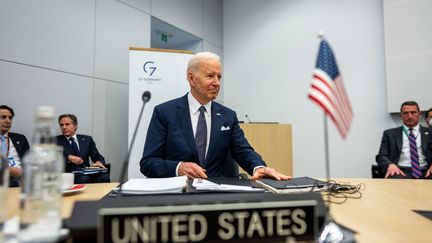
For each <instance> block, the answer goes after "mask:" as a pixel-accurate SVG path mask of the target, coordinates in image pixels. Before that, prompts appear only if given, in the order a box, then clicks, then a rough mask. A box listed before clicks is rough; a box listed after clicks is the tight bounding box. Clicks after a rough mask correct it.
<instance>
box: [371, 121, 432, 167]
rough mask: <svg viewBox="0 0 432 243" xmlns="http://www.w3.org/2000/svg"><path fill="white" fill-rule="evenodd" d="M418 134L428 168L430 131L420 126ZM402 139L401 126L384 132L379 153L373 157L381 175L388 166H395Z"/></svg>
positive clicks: (429, 161)
mask: <svg viewBox="0 0 432 243" xmlns="http://www.w3.org/2000/svg"><path fill="white" fill-rule="evenodd" d="M420 134H421V147H422V150H423V154H424V155H425V157H426V158H425V159H426V160H427V163H428V166H430V164H431V151H430V147H429V146H430V144H429V143H430V142H432V140H431V138H430V136H431V134H430V130H429V129H428V128H425V127H422V126H420ZM402 139H403V129H402V126H400V127H397V128H392V129H388V130H385V131H384V133H383V137H382V140H381V146H380V149H379V152H378V154H377V155H376V157H375V160H376V162H377V163H378V165H379V167H380V169H381V170H382V172H383V173H385V172H386V171H387V167H388V165H389V164H391V163H393V164H397V162H398V161H399V157H400V154H401V152H402Z"/></svg>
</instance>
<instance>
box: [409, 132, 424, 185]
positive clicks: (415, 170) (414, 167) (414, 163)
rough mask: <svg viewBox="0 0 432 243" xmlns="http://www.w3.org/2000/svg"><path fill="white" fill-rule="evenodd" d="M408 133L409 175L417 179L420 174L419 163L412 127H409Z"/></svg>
mask: <svg viewBox="0 0 432 243" xmlns="http://www.w3.org/2000/svg"><path fill="white" fill-rule="evenodd" d="M409 130H410V133H409V136H408V139H409V145H410V154H411V156H410V157H411V175H412V177H413V178H415V179H418V178H420V176H421V175H422V172H421V169H420V163H419V155H418V151H417V141H416V140H417V139H416V137H415V136H414V133H413V129H412V128H410V129H409Z"/></svg>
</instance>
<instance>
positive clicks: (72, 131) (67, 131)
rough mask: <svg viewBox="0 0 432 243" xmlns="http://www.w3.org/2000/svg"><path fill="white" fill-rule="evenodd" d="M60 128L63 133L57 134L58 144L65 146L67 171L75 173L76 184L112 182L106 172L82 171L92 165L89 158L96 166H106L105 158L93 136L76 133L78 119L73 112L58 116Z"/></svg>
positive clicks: (64, 153)
mask: <svg viewBox="0 0 432 243" xmlns="http://www.w3.org/2000/svg"><path fill="white" fill-rule="evenodd" d="M58 122H59V126H60V130H61V132H62V134H63V135H59V136H57V144H58V145H61V146H63V155H64V159H65V162H66V170H65V171H66V172H73V173H74V174H75V182H74V183H75V184H79V183H101V182H110V178H109V175H108V174H107V173H106V172H100V173H95V174H83V173H80V172H82V170H83V169H84V168H86V167H89V166H90V161H89V158H91V160H92V161H93V166H94V167H100V168H105V165H104V164H105V159H104V157H103V156H102V155H101V154H100V153H99V151H98V150H97V148H96V144H95V142H94V141H93V138H92V137H90V136H87V135H80V134H76V131H77V128H78V119H77V117H76V116H75V115H73V114H63V115H60V116H59V118H58Z"/></svg>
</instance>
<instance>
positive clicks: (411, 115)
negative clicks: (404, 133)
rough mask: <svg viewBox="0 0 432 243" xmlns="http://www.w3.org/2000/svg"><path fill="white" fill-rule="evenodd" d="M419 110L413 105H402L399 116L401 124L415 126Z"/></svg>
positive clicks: (419, 114) (418, 117)
mask: <svg viewBox="0 0 432 243" xmlns="http://www.w3.org/2000/svg"><path fill="white" fill-rule="evenodd" d="M420 116H421V112H420V111H419V110H417V106H415V105H404V106H402V111H401V113H400V117H401V119H402V122H403V124H405V125H406V126H407V127H415V126H416V125H417V124H418V123H419V119H420Z"/></svg>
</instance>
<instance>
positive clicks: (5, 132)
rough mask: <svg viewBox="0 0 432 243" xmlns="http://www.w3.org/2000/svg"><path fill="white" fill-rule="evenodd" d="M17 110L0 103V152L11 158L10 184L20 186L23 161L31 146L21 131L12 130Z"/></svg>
mask: <svg viewBox="0 0 432 243" xmlns="http://www.w3.org/2000/svg"><path fill="white" fill-rule="evenodd" d="M14 116H15V112H14V110H13V109H12V108H10V107H9V106H6V105H0V152H1V153H3V155H4V156H5V157H7V158H8V160H9V178H10V179H9V185H10V186H11V187H17V186H20V177H21V174H22V169H21V162H22V158H23V156H24V154H25V153H26V152H27V151H28V150H29V148H30V146H29V143H28V141H27V138H26V137H25V136H24V135H22V134H19V133H13V132H10V129H11V127H12V119H13V117H14Z"/></svg>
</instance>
